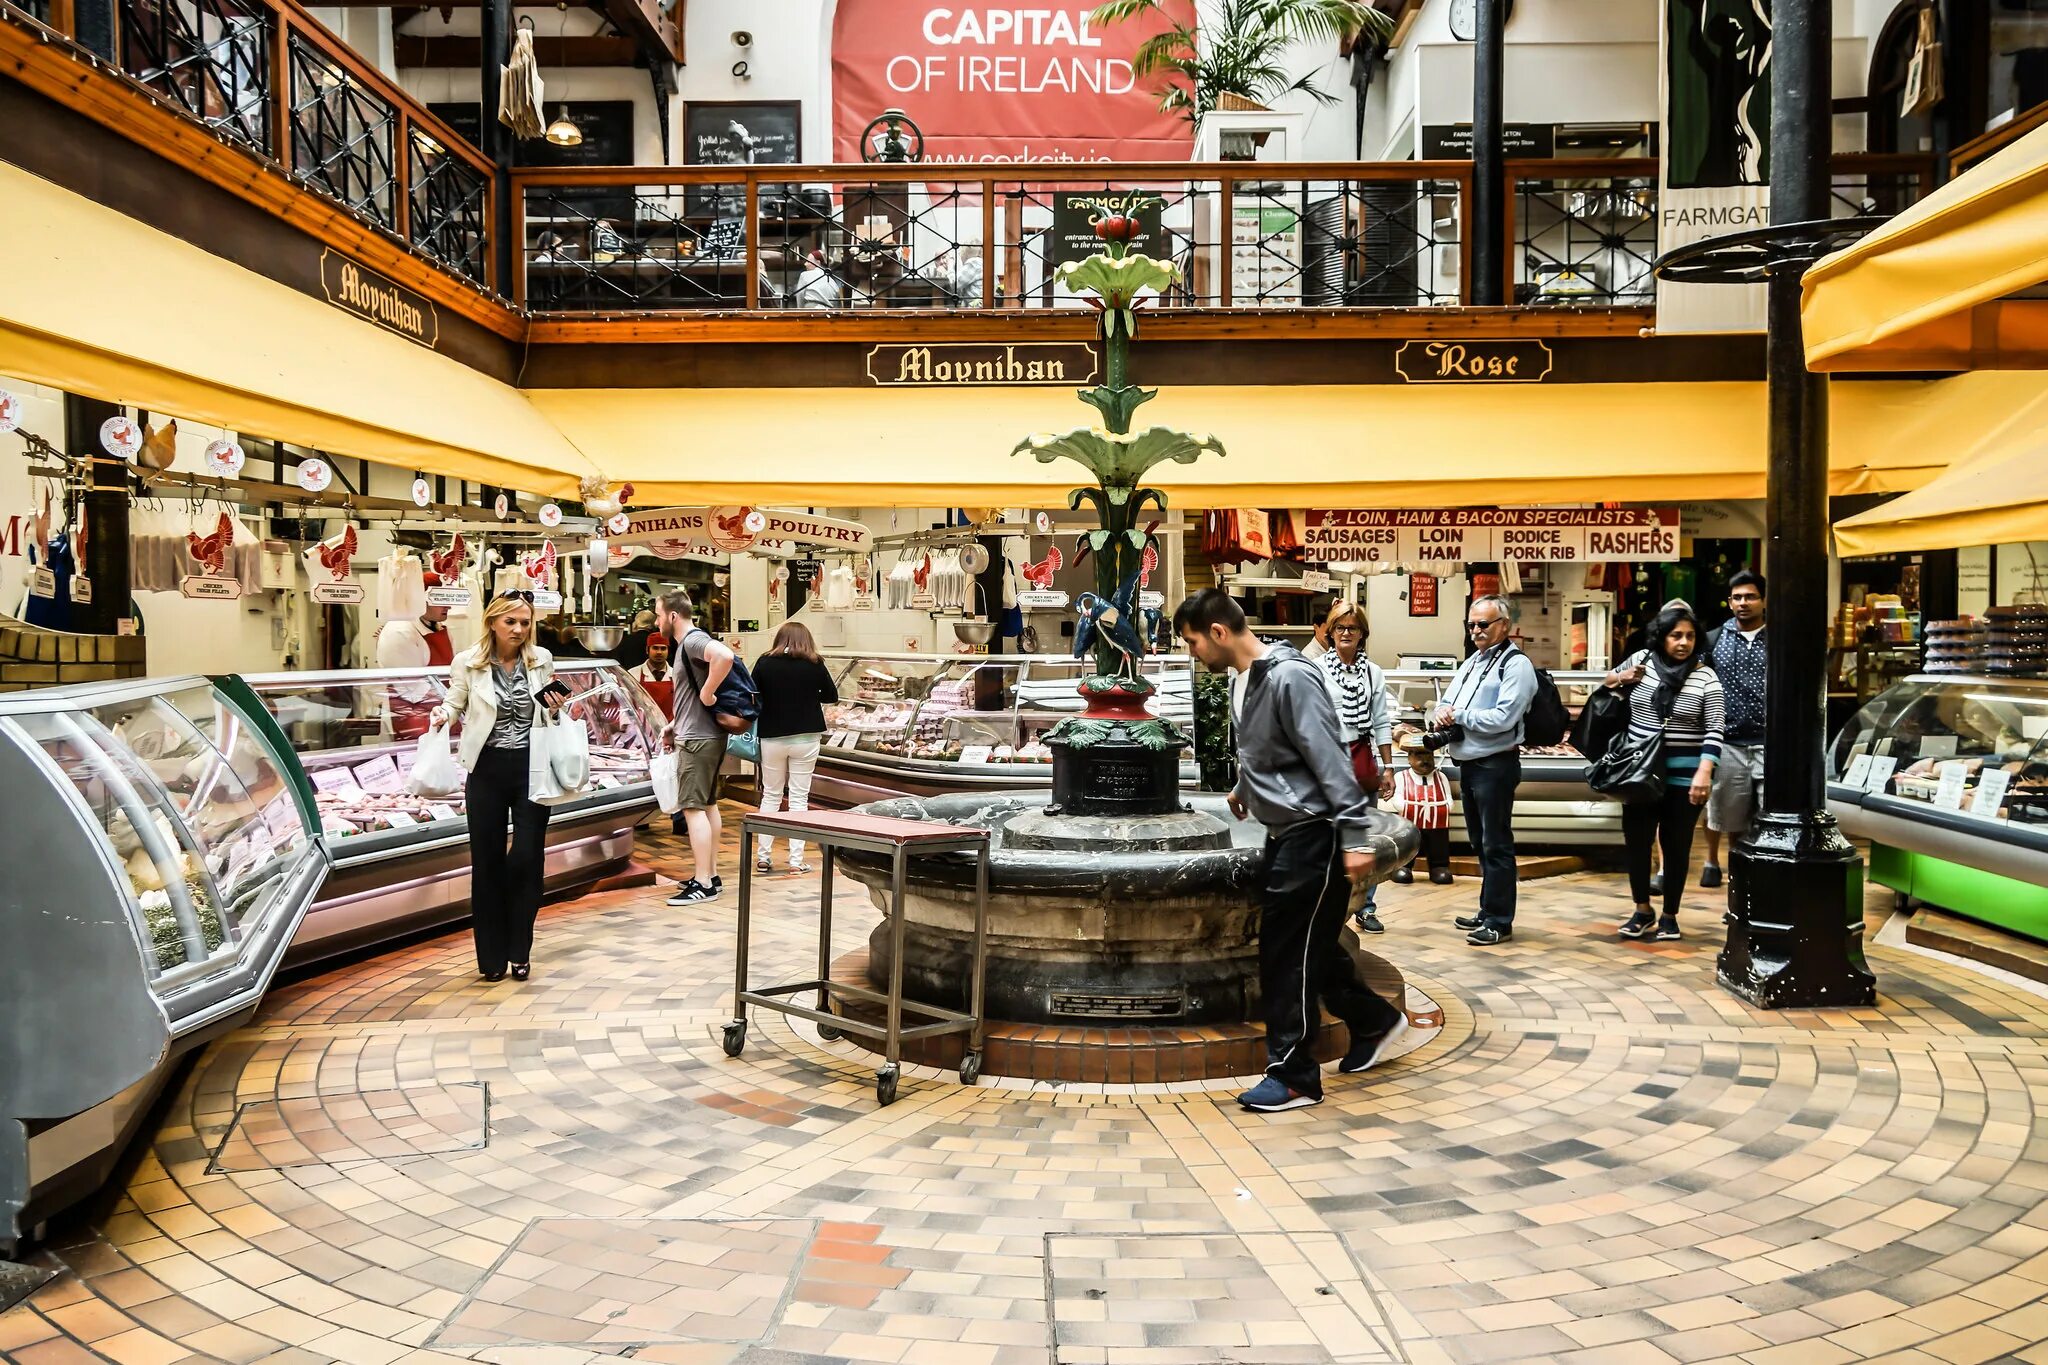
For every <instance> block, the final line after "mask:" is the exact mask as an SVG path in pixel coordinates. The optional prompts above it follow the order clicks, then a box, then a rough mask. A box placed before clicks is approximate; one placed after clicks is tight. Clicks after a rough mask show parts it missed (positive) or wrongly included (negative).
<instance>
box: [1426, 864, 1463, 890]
mask: <svg viewBox="0 0 2048 1365" xmlns="http://www.w3.org/2000/svg"><path fill="white" fill-rule="evenodd" d="M1429 879H1430V880H1431V881H1432V882H1434V883H1436V884H1437V885H1438V886H1449V885H1450V884H1451V883H1452V882H1454V881H1456V880H1457V878H1456V877H1453V876H1452V875H1451V870H1450V869H1449V868H1448V867H1432V868H1431V869H1430V870H1429Z"/></svg>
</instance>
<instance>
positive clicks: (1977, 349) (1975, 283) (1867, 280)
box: [1800, 128, 2048, 371]
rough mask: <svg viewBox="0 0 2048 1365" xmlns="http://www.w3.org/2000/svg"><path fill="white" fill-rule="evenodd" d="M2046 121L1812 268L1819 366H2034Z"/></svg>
mask: <svg viewBox="0 0 2048 1365" xmlns="http://www.w3.org/2000/svg"><path fill="white" fill-rule="evenodd" d="M2044 281H2048V128H2041V129H2037V130H2036V131H2034V132H2032V133H2029V134H2027V135H2026V136H2025V137H2023V138H2020V139H2019V140H2018V141H2016V142H2014V143H2013V144H2012V145H2011V146H2009V147H2006V148H2005V149H2003V150H2002V151H2000V152H1998V153H1997V154H1996V155H1994V156H1991V157H1988V158H1986V159H1985V160H1984V161H1983V163H1981V164H1980V165H1977V166H1974V167H1972V168H1971V169H1970V170H1969V171H1967V172H1965V173H1964V174H1962V175H1960V176H1958V177H1956V178H1955V179H1954V180H1952V181H1950V182H1949V183H1948V184H1946V185H1944V186H1942V187H1941V188H1940V189H1939V190H1936V191H1935V192H1934V193H1933V194H1931V195H1929V196H1928V197H1927V198H1925V199H1923V200H1921V201H1920V202H1919V203H1918V204H1915V205H1914V206H1913V207H1912V208H1910V209H1907V210H1906V211H1905V212H1904V213H1901V214H1900V215H1899V216H1898V217H1896V218H1894V219H1892V220H1891V221H1890V222H1888V223H1886V224H1885V225H1884V226H1883V227H1881V228H1879V229H1878V230H1877V231H1876V232H1873V233H1871V234H1870V235H1869V236H1868V237H1865V238H1864V239H1863V240H1862V241H1860V242H1857V243H1856V244H1855V245H1854V246H1851V247H1848V248H1846V249H1844V250H1842V251H1838V252H1836V253H1834V254H1833V255H1831V256H1827V257H1825V258H1823V259H1822V260H1821V261H1819V262H1818V263H1817V264H1815V265H1814V267H1813V268H1812V269H1811V270H1809V271H1808V272H1807V274H1806V282H1805V302H1804V303H1803V305H1802V307H1801V310H1800V315H1801V318H1802V319H1803V321H1804V323H1805V332H1806V363H1807V364H1808V365H1809V366H1810V367H1811V368H1813V369H1815V370H1863V371H1873V370H1891V371H1897V370H1961V369H1996V368H2008V369H2038V368H2041V367H2043V366H2048V301H2044V300H2038V299H2014V298H2012V297H2011V296H2012V295H2014V294H2017V293H2019V292H2020V291H2022V290H2026V289H2031V288H2033V287H2034V286H2036V285H2039V284H2041V283H2042V282H2044Z"/></svg>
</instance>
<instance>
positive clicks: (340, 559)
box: [319, 524, 356, 583]
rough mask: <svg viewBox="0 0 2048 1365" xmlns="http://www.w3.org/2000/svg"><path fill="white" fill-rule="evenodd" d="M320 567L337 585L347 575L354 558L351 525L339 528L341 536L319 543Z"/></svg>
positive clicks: (354, 539) (354, 549) (354, 540)
mask: <svg viewBox="0 0 2048 1365" xmlns="http://www.w3.org/2000/svg"><path fill="white" fill-rule="evenodd" d="M319 548H320V567H321V568H323V569H325V570H327V572H328V574H329V575H331V576H332V577H333V579H334V581H335V582H337V583H339V582H341V581H342V580H343V579H345V578H347V577H348V575H349V566H350V565H351V564H353V563H354V562H355V557H356V528H355V526H354V525H353V524H350V525H347V526H344V527H342V528H341V534H340V535H338V536H336V537H334V538H333V539H332V540H326V541H322V542H321V543H320V547H319Z"/></svg>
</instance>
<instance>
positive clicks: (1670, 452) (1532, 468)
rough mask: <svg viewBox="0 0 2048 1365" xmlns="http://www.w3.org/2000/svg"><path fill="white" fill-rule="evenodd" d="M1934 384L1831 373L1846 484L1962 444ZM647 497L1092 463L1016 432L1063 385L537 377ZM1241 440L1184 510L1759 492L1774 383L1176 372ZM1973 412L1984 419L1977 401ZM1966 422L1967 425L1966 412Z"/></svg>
mask: <svg viewBox="0 0 2048 1365" xmlns="http://www.w3.org/2000/svg"><path fill="white" fill-rule="evenodd" d="M1926 387H1928V384H1927V383H1926V382H1925V381H1921V382H1917V383H1889V382H1872V383H1863V384H1838V385H1836V386H1834V394H1835V396H1834V412H1835V433H1834V448H1835V452H1836V455H1835V460H1834V474H1833V478H1832V481H1831V482H1832V486H1833V489H1834V491H1835V492H1837V493H1871V492H1895V491H1898V490H1900V489H1905V488H1912V487H1916V486H1918V485H1919V484H1921V483H1923V482H1925V481H1926V480H1927V479H1929V478H1931V477H1932V476H1933V475H1934V474H1935V473H1936V472H1938V471H1939V469H1940V468H1941V467H1942V466H1943V465H1945V464H1946V463H1947V459H1948V454H1949V452H1951V451H1953V450H1955V449H1958V448H1959V447H1958V446H1957V445H1956V444H1954V443H1953V442H1951V441H1942V440H1928V439H1921V440H1917V441H1915V440H1906V439H1901V432H1902V430H1908V429H1911V428H1910V424H1908V426H1907V427H1905V428H1902V427H1901V414H1902V413H1909V412H1910V411H1911V410H1912V402H1911V395H1912V394H1913V393H1914V392H1917V391H1918V390H1921V389H1924V388H1926ZM529 397H531V398H532V400H533V402H534V404H535V406H536V407H538V408H539V409H540V410H541V411H542V412H543V413H545V414H547V416H548V417H549V418H551V419H552V420H553V421H554V422H555V424H556V425H557V426H558V427H560V428H561V429H562V431H563V432H565V433H566V434H567V435H568V436H569V437H570V439H572V440H573V441H575V443H576V445H577V446H578V447H579V448H580V449H582V450H584V451H585V452H587V453H588V454H589V455H590V457H591V458H592V459H593V460H595V461H597V463H598V464H600V465H601V466H603V468H604V469H605V471H606V472H607V473H608V474H610V475H611V476H613V477H614V478H619V479H627V480H631V481H632V483H633V485H634V488H635V495H634V498H635V501H636V502H639V503H645V504H651V505H661V504H666V503H674V504H679V505H680V504H688V505H698V504H704V505H711V506H719V505H731V504H737V503H769V504H794V505H797V506H807V507H823V506H869V507H872V506H900V507H948V506H1004V507H1009V506H1027V507H1028V506H1039V507H1048V506H1055V505H1059V504H1062V503H1064V501H1065V498H1066V491H1067V490H1068V489H1070V488H1072V487H1073V486H1074V485H1075V484H1076V483H1078V482H1080V481H1082V480H1083V479H1085V477H1086V475H1085V474H1084V472H1083V471H1082V469H1081V467H1080V466H1079V465H1075V464H1072V463H1069V462H1065V461H1061V462H1058V463H1054V464H1050V465H1046V464H1039V463H1038V462H1037V461H1035V460H1033V459H1032V458H1031V457H1030V456H1029V455H1017V456H1012V455H1010V453H1009V451H1010V448H1011V447H1012V446H1013V445H1015V444H1016V443H1017V442H1018V441H1019V440H1021V439H1023V438H1024V437H1026V436H1028V435H1031V434H1033V433H1035V432H1042V431H1063V430H1068V429H1071V428H1073V427H1077V426H1081V425H1084V424H1085V422H1086V419H1087V418H1088V417H1089V415H1090V413H1089V410H1088V409H1087V408H1085V407H1083V406H1082V405H1081V404H1080V403H1078V402H1076V401H1074V398H1073V396H1072V395H1071V394H1070V393H1068V392H1067V391H1065V390H1062V389H1004V388H990V389H966V390H960V389H912V390H900V389H899V390H890V389H760V390H741V389H696V390H682V389H540V390H534V391H532V392H531V393H530V394H529ZM1137 420H1138V422H1139V424H1144V423H1146V422H1157V423H1161V424H1165V425H1170V426H1174V427H1178V428H1181V429H1183V430H1188V431H1197V432H1209V433H1211V434H1213V435H1215V436H1216V437H1217V438H1219V439H1220V440H1221V441H1222V442H1223V444H1224V447H1225V449H1226V450H1227V451H1228V452H1229V453H1228V454H1227V455H1226V456H1225V457H1223V458H1221V459H1217V458H1214V457H1205V458H1203V459H1202V460H1200V461H1198V462H1196V463H1195V464H1192V465H1178V464H1166V465H1161V466H1159V467H1157V468H1155V469H1154V470H1153V471H1152V475H1151V481H1152V482H1154V483H1156V485H1157V486H1158V487H1160V488H1163V489H1165V490H1166V491H1167V493H1168V494H1169V496H1170V497H1171V498H1172V501H1173V505H1174V506H1175V507H1178V508H1185V509H1194V508H1205V507H1307V506H1324V507H1430V506H1436V507H1442V506H1451V505H1471V504H1491V505H1503V504H1506V505H1526V504H1534V503H1545V502H1554V503H1564V502H1606V501H1612V502H1646V501H1659V500H1662V501H1673V500H1681V499H1694V498H1748V497H1761V496H1762V495H1763V491H1764V448H1765V430H1764V386H1763V385H1762V384H1741V383H1733V384H1731V383H1705V384H1684V383H1670V384H1513V385H1510V384H1498V385H1483V386H1475V387H1471V388H1464V387H1452V386H1446V385H1371V386H1344V385H1296V386H1266V387H1255V388H1254V387H1246V388H1237V387H1209V388H1195V387H1190V388H1169V389H1167V390H1166V391H1165V392H1164V393H1162V394H1161V395H1160V396H1159V398H1158V399H1156V400H1155V401H1153V402H1152V403H1149V404H1147V405H1146V406H1145V407H1143V408H1141V409H1140V410H1139V413H1138V419H1137ZM1956 420H1958V421H1961V422H1964V423H1965V424H1967V423H1968V421H1969V418H1968V415H1967V414H1960V415H1958V416H1957V418H1956ZM1960 434H1962V435H1967V434H1968V427H1967V425H1966V426H1965V429H1964V431H1963V432H1962V433H1960Z"/></svg>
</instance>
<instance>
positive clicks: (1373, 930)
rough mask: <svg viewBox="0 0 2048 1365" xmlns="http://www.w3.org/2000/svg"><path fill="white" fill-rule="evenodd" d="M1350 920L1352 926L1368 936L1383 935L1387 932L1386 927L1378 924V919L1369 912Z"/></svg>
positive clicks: (1354, 916)
mask: <svg viewBox="0 0 2048 1365" xmlns="http://www.w3.org/2000/svg"><path fill="white" fill-rule="evenodd" d="M1351 918H1352V922H1353V923H1354V924H1356V925H1357V926H1358V927H1359V928H1360V929H1361V930H1363V931H1364V932H1366V933H1368V934H1384V933H1385V932H1386V931H1387V926H1386V925H1384V924H1381V923H1380V917H1379V916H1378V915H1375V914H1374V913H1373V912H1372V911H1370V910H1367V911H1365V912H1364V913H1363V914H1359V915H1353V916H1352V917H1351Z"/></svg>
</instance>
